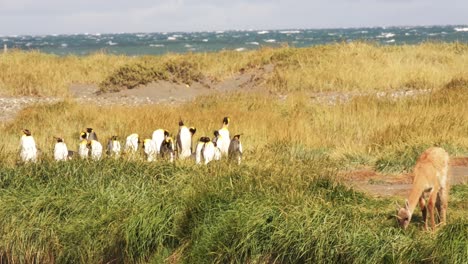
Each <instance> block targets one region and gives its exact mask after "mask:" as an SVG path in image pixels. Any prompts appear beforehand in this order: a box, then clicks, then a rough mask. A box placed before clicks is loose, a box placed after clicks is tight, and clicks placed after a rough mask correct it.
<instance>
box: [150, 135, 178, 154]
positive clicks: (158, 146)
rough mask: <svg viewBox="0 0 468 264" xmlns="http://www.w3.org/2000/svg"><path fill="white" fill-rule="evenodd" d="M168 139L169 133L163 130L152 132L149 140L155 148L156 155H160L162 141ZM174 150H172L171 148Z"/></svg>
mask: <svg viewBox="0 0 468 264" xmlns="http://www.w3.org/2000/svg"><path fill="white" fill-rule="evenodd" d="M168 137H169V132H168V131H167V130H165V129H157V130H155V131H154V132H153V135H152V137H151V139H152V140H153V142H154V145H155V146H156V151H157V153H158V154H160V153H161V145H162V144H163V142H164V140H165V139H166V138H168ZM172 149H173V150H174V148H172Z"/></svg>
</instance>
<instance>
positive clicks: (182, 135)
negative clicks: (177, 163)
mask: <svg viewBox="0 0 468 264" xmlns="http://www.w3.org/2000/svg"><path fill="white" fill-rule="evenodd" d="M196 131H197V129H196V128H194V127H191V128H188V127H186V126H185V125H184V122H182V120H181V121H179V133H178V134H177V153H178V157H179V159H186V158H189V157H190V156H191V155H192V137H193V135H194V134H195V132H196Z"/></svg>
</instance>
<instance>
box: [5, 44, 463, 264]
mask: <svg viewBox="0 0 468 264" xmlns="http://www.w3.org/2000/svg"><path fill="white" fill-rule="evenodd" d="M466 50H467V48H466V46H465V45H460V44H424V45H419V46H403V47H377V46H373V45H370V44H340V45H331V46H323V47H313V48H308V49H290V48H282V49H278V50H261V51H259V52H256V53H255V52H254V53H251V54H247V53H234V52H232V53H231V52H223V53H219V54H217V55H218V56H215V55H214V54H189V55H186V56H179V55H167V57H164V56H163V57H161V58H159V57H156V58H154V57H151V58H126V57H114V56H109V55H103V54H97V55H94V60H97V61H99V60H105V61H107V62H108V64H105V63H102V66H101V67H96V68H92V69H94V70H93V71H89V72H88V73H87V74H83V75H81V74H82V73H78V72H79V71H80V70H79V67H72V66H69V65H72V64H73V63H83V62H85V61H88V63H90V61H89V60H91V58H93V56H91V57H82V58H81V57H75V58H72V57H63V58H59V57H54V56H49V55H43V54H38V53H33V54H30V53H11V54H7V55H0V57H1V56H3V57H1V60H0V65H2V67H5V66H4V65H5V64H1V63H4V62H3V59H4V58H6V57H8V58H9V59H13V58H16V59H17V58H19V57H20V56H24V58H23V59H24V60H23V62H21V63H20V64H24V63H29V62H27V61H29V60H28V59H25V58H27V57H28V56H32V55H34V56H37V60H39V61H41V63H44V65H56V67H60V66H62V67H63V68H67V67H70V71H69V72H68V74H69V75H70V76H74V77H73V78H76V79H73V80H70V79H66V78H64V79H62V80H63V83H59V82H58V81H57V80H55V79H51V80H50V82H51V83H50V84H47V82H45V83H43V84H44V86H41V87H43V88H44V89H43V90H41V89H38V90H36V91H37V93H36V94H42V95H53V94H57V95H63V94H66V90H65V89H63V87H61V85H65V86H66V85H67V84H68V83H69V82H75V81H76V82H85V80H84V79H86V78H89V79H87V80H88V81H89V82H94V83H100V82H102V81H103V80H105V79H106V78H108V75H107V74H112V72H114V70H116V69H117V68H119V67H124V66H125V65H129V63H130V61H132V62H131V63H134V61H137V60H141V61H139V62H138V63H140V64H139V65H149V64H150V65H153V66H154V68H151V71H153V70H154V72H156V71H157V70H158V69H162V68H158V67H167V66H168V65H179V64H177V63H175V64H174V62H180V61H188V62H190V63H181V64H180V65H185V66H187V65H190V67H194V65H198V66H196V67H198V68H197V69H199V70H196V71H191V70H190V71H188V72H187V71H179V70H180V69H185V68H184V67H185V66H184V67H178V66H177V67H174V69H179V70H175V71H174V72H173V73H175V74H172V75H170V76H169V75H168V76H169V77H170V78H173V77H175V78H182V79H181V80H183V78H184V76H195V75H192V74H187V75H184V74H178V73H177V72H179V73H200V72H201V73H202V74H203V76H204V77H207V76H208V77H209V76H216V78H219V79H222V78H226V77H227V76H229V75H230V74H232V73H234V72H237V71H239V70H240V69H241V68H248V67H257V66H258V65H262V64H271V63H273V64H274V65H276V70H275V71H274V72H273V73H272V75H271V76H269V77H268V78H267V79H266V80H265V84H266V85H267V87H269V89H271V90H272V91H281V92H286V91H290V93H289V94H288V97H287V98H286V99H285V100H280V99H278V97H276V96H274V95H265V94H242V93H235V94H229V95H224V96H218V95H217V96H208V97H202V98H198V99H197V100H195V101H194V102H189V103H186V104H182V105H176V106H164V105H161V106H156V105H153V106H139V107H131V108H128V107H121V106H112V107H98V106H93V105H79V104H76V103H75V102H73V101H72V100H68V99H66V100H65V101H64V102H61V103H57V104H53V105H44V106H34V107H30V108H28V109H25V110H23V111H22V112H21V113H20V114H19V115H18V117H17V118H16V119H15V120H13V121H11V122H8V123H2V124H0V133H1V135H2V140H1V141H0V204H1V205H2V206H0V237H1V238H2V239H0V262H2V263H3V262H5V263H32V262H36V263H108V262H114V263H124V262H125V263H163V262H166V263H343V262H346V263H464V261H466V259H468V246H467V245H468V240H467V237H466V234H467V233H468V217H467V215H468V207H467V204H466V196H467V195H468V187H467V186H466V185H459V186H455V187H453V188H452V189H451V193H450V202H449V209H448V224H447V225H446V226H445V227H443V228H440V229H439V230H438V231H437V232H434V233H432V232H424V231H422V230H421V229H422V224H421V223H420V221H421V216H420V215H421V214H420V212H419V210H416V212H415V215H414V217H413V220H412V223H411V225H410V228H409V230H407V231H402V230H400V229H399V228H397V226H396V221H395V218H394V214H395V201H397V199H382V198H372V197H369V196H367V195H365V194H363V193H359V192H356V191H354V190H353V189H350V188H348V187H346V186H345V185H343V184H341V183H340V180H339V179H337V178H336V175H337V172H338V171H339V170H347V169H353V168H356V167H361V166H371V167H373V168H375V169H376V170H380V171H385V172H396V173H399V172H402V171H408V170H410V169H411V168H412V166H413V165H414V162H415V160H416V158H417V156H418V155H419V154H420V153H421V152H422V151H423V150H424V149H426V148H427V147H428V146H433V145H438V146H442V147H444V148H446V149H447V151H448V152H449V153H450V154H451V155H452V156H462V155H468V137H467V131H468V122H466V120H468V104H467V103H466V102H468V92H467V91H468V83H466V82H465V81H464V80H465V79H464V78H466V76H467V74H466V71H467V68H466V67H467V65H466V61H467V60H466V56H467V55H466ZM314 54H315V55H314ZM5 56H6V57H5ZM9 56H11V57H9ZM314 56H316V57H314ZM321 56H324V57H321ZM353 56H354V58H358V59H356V60H352V59H351V58H353ZM373 56H375V61H374V62H373V63H374V64H373V67H368V66H366V63H368V62H369V63H370V61H368V59H370V58H372V57H373ZM169 57H170V59H169ZM346 58H348V59H346ZM442 58H445V59H442ZM72 59H73V60H74V61H75V62H73V63H72V62H70V61H72ZM159 59H160V60H161V61H160V62H156V61H159ZM152 60H154V63H149V61H152ZM229 60H232V62H231V63H228V61H229ZM142 61H143V62H142ZM359 61H360V63H358V62H359ZM169 62H170V63H169ZM148 63H149V64H148ZM158 63H160V64H158ZM354 64H355V65H357V66H356V67H353V66H352V65H354ZM8 65H10V64H8ZM67 65H68V66H67ZM106 65H108V66H106ZM132 65H137V64H132ZM158 65H159V66H158ZM301 65H302V66H301ZM313 65H315V66H313ZM398 65H400V66H398ZM153 66H152V67H153ZM216 66H220V67H216ZM338 66H339V67H338ZM403 66H405V67H408V68H399V70H398V69H397V68H398V67H403ZM411 66H412V67H411ZM51 67H52V66H51ZM53 67H55V66H53ZM90 67H91V66H89V67H83V68H82V69H86V68H89V69H91V68H90ZM106 67H108V68H106ZM132 67H133V66H132ZM301 67H302V68H301ZM314 67H315V68H314ZM11 68H12V69H10V70H12V71H14V69H13V68H14V67H11ZM72 68H73V69H72ZM111 68H112V69H111ZM392 68H394V70H393V71H392V70H391V69H392ZM191 69H192V70H193V68H191ZM313 69H315V70H313ZM363 69H367V70H366V71H364V70H363ZM33 70H34V69H31V71H33ZM75 70H76V72H74V74H72V73H71V72H72V71H75ZM146 70H147V68H145V70H144V71H145V74H146V73H147V71H146ZM50 71H51V70H48V71H44V74H50ZM104 71H106V73H103V72H104ZM327 71H328V73H327ZM407 71H414V72H415V73H417V74H416V75H418V76H420V77H421V76H422V77H421V78H422V79H419V80H425V81H424V82H423V83H424V85H423V86H414V87H413V86H411V87H410V86H407V85H405V83H407V82H406V81H407V80H416V79H414V78H415V77H414V76H409V75H408V76H409V77H408V76H407V75H406V74H407ZM0 72H1V71H0ZM57 72H59V71H57ZM296 72H302V73H303V74H297V73H296ZM346 72H347V73H346ZM387 73H388V76H387V75H386V74H387ZM0 74H4V73H0ZM68 74H66V75H64V76H68ZM320 74H322V75H320ZM19 75H20V74H18V76H19ZM279 75H281V76H282V78H285V79H281V78H278V76H279ZM2 76H4V75H2ZM12 76H16V74H13V75H12ZM57 76H59V74H58V73H57ZM70 76H68V77H67V78H71V77H70ZM91 76H93V77H92V78H95V79H93V80H91ZM275 76H276V77H275ZM379 76H380V77H381V78H377V77H379ZM391 76H393V77H394V78H391ZM464 76H465V77H464ZM81 78H83V79H81ZM213 78H214V77H213ZM301 78H302V79H301ZM338 78H341V80H342V81H341V84H340V82H337V81H335V80H338ZM418 78H419V77H418ZM13 79H14V78H10V79H9V78H6V79H5V77H0V80H2V81H0V83H2V85H5V83H6V82H5V80H8V81H12V80H13ZM39 79H40V78H38V79H37V80H39ZM37 80H36V81H37ZM44 80H45V79H44ZM284 80H287V81H286V82H284ZM353 80H354V82H353ZM175 81H176V80H175ZM52 83H53V84H54V85H57V86H56V90H55V92H52V86H53V85H52ZM327 84H329V85H330V86H327ZM331 84H333V85H331ZM390 84H392V85H390ZM10 85H11V83H10ZM418 85H421V83H419V84H418ZM2 87H3V88H5V87H6V86H2ZM10 87H14V86H10ZM21 87H23V86H21ZM31 87H34V85H33V86H31ZM402 87H410V88H412V89H419V88H420V89H432V88H433V89H434V91H432V92H431V93H427V94H425V95H421V96H418V97H414V98H403V99H398V100H394V99H392V98H378V97H375V96H361V97H358V98H355V99H353V100H351V101H350V102H349V103H345V104H335V105H324V104H316V103H311V99H310V97H309V96H308V95H307V92H308V91H320V90H330V89H333V90H334V91H338V92H339V91H343V90H348V89H352V90H359V91H369V90H389V89H392V90H393V89H399V88H402ZM4 91H7V90H4ZM8 91H9V92H8ZM8 91H7V92H8V93H11V94H23V92H21V91H20V90H14V91H13V90H8ZM224 116H230V117H231V120H232V124H231V125H230V131H231V133H244V135H243V136H242V137H241V139H242V141H243V144H244V148H245V149H246V152H245V155H244V157H245V159H244V162H243V164H242V165H241V166H234V165H232V164H228V163H226V162H219V163H212V164H210V165H209V166H207V167H205V166H195V165H193V163H192V162H190V161H187V162H177V163H176V164H175V165H174V164H167V163H163V162H157V163H147V162H143V161H141V160H127V159H120V160H113V159H104V160H102V161H99V162H91V161H81V160H74V161H71V162H66V163H56V162H53V161H52V148H53V145H54V142H53V139H52V136H62V137H64V139H65V142H66V143H67V144H68V146H69V148H70V149H76V147H77V144H78V136H79V132H80V131H81V130H82V129H84V128H86V127H93V128H94V129H95V130H96V131H97V133H98V136H99V138H100V140H101V141H102V142H104V141H105V140H106V139H107V138H108V137H110V136H111V135H119V136H121V138H123V137H125V136H127V135H128V134H130V133H134V132H137V133H139V134H141V136H142V137H150V136H151V132H152V131H153V130H155V129H156V128H166V129H168V130H169V131H170V132H171V133H173V134H175V133H176V132H177V122H178V120H179V118H183V120H184V121H185V122H186V123H187V125H189V126H196V127H197V128H198V130H197V134H196V135H195V136H196V137H197V138H198V137H200V136H202V135H211V134H212V131H213V130H215V129H218V128H219V127H220V123H221V120H222V118H223V117H224ZM23 128H29V129H30V130H31V131H32V133H33V135H34V136H35V138H36V142H37V144H38V146H39V148H41V149H42V151H43V156H42V157H41V161H40V162H39V163H37V164H28V165H17V164H16V161H17V159H18V153H17V151H18V142H19V138H20V131H21V129H23ZM398 202H399V203H401V202H402V201H401V200H398Z"/></svg>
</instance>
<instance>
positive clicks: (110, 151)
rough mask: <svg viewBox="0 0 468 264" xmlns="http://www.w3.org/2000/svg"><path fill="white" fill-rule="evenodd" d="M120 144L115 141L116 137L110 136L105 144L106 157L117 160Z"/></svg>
mask: <svg viewBox="0 0 468 264" xmlns="http://www.w3.org/2000/svg"><path fill="white" fill-rule="evenodd" d="M120 150H121V146H120V142H119V141H118V140H117V136H112V137H111V138H110V139H109V141H108V142H107V155H109V156H111V157H114V158H118V157H119V156H120Z"/></svg>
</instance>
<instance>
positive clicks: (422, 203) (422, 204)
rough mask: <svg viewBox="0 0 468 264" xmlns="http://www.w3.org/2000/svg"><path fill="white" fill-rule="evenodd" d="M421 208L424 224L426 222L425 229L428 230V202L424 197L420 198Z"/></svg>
mask: <svg viewBox="0 0 468 264" xmlns="http://www.w3.org/2000/svg"><path fill="white" fill-rule="evenodd" d="M419 208H421V212H422V217H423V222H424V229H425V230H427V207H426V200H424V197H423V196H421V197H419Z"/></svg>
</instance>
